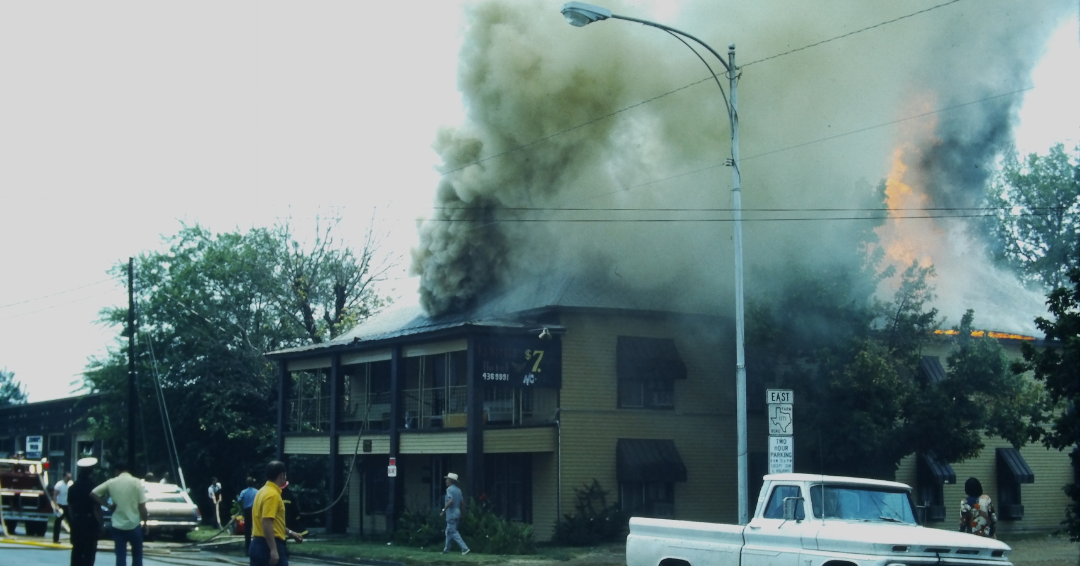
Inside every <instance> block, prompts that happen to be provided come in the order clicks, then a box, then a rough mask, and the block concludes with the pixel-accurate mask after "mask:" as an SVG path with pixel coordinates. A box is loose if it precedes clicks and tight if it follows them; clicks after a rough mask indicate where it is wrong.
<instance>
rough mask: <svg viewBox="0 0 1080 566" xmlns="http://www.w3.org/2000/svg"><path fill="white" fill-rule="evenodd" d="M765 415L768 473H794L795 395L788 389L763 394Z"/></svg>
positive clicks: (770, 390) (772, 390)
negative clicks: (767, 441) (767, 437)
mask: <svg viewBox="0 0 1080 566" xmlns="http://www.w3.org/2000/svg"><path fill="white" fill-rule="evenodd" d="M765 404H766V406H767V407H768V411H767V412H766V413H765V414H766V418H767V419H768V420H769V473H770V474H783V473H791V472H793V471H795V426H794V422H795V420H794V405H795V394H794V392H793V391H792V390H790V389H769V390H767V391H766V392H765Z"/></svg>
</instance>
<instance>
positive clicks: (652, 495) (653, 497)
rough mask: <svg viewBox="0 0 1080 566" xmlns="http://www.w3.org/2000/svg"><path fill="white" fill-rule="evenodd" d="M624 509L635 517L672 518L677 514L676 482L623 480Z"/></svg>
mask: <svg viewBox="0 0 1080 566" xmlns="http://www.w3.org/2000/svg"><path fill="white" fill-rule="evenodd" d="M619 501H620V502H621V503H622V509H623V511H624V512H626V513H627V514H629V515H632V516H634V517H653V518H656V519H670V518H672V517H674V516H675V484H674V483H672V482H622V483H620V484H619Z"/></svg>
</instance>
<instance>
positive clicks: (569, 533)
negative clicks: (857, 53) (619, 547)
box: [553, 478, 630, 546]
mask: <svg viewBox="0 0 1080 566" xmlns="http://www.w3.org/2000/svg"><path fill="white" fill-rule="evenodd" d="M607 495H608V492H606V491H604V489H603V488H602V487H600V482H599V481H597V480H596V479H595V478H593V481H592V485H588V484H586V485H583V486H581V487H580V488H577V489H575V490H574V497H575V498H576V499H577V502H576V503H574V509H575V511H576V512H575V513H574V514H573V515H569V514H564V515H563V519H562V520H560V521H559V522H557V523H555V535H554V537H553V540H554V541H555V542H557V543H560V544H566V545H570V546H590V545H594V544H598V543H601V542H616V541H618V540H619V539H620V538H622V537H623V535H625V533H626V527H627V525H628V524H629V521H630V519H629V517H627V515H626V513H624V512H623V511H622V509H621V508H620V506H619V502H618V501H616V502H615V503H612V504H611V505H608V504H607Z"/></svg>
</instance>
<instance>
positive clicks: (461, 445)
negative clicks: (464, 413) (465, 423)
mask: <svg viewBox="0 0 1080 566" xmlns="http://www.w3.org/2000/svg"><path fill="white" fill-rule="evenodd" d="M465 447H466V441H465V432H464V431H462V432H444V433H419V434H417V433H407V432H406V433H402V435H401V453H402V454H464V453H465V452H466V450H465Z"/></svg>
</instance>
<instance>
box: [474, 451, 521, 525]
mask: <svg viewBox="0 0 1080 566" xmlns="http://www.w3.org/2000/svg"><path fill="white" fill-rule="evenodd" d="M484 480H485V484H486V489H485V490H484V493H482V494H480V495H479V496H478V497H477V499H480V501H479V503H481V504H483V505H486V506H488V508H489V509H491V510H492V511H494V512H495V514H496V515H498V516H500V517H502V518H504V519H508V520H511V521H521V522H524V523H531V522H532V455H531V454H485V455H484Z"/></svg>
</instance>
